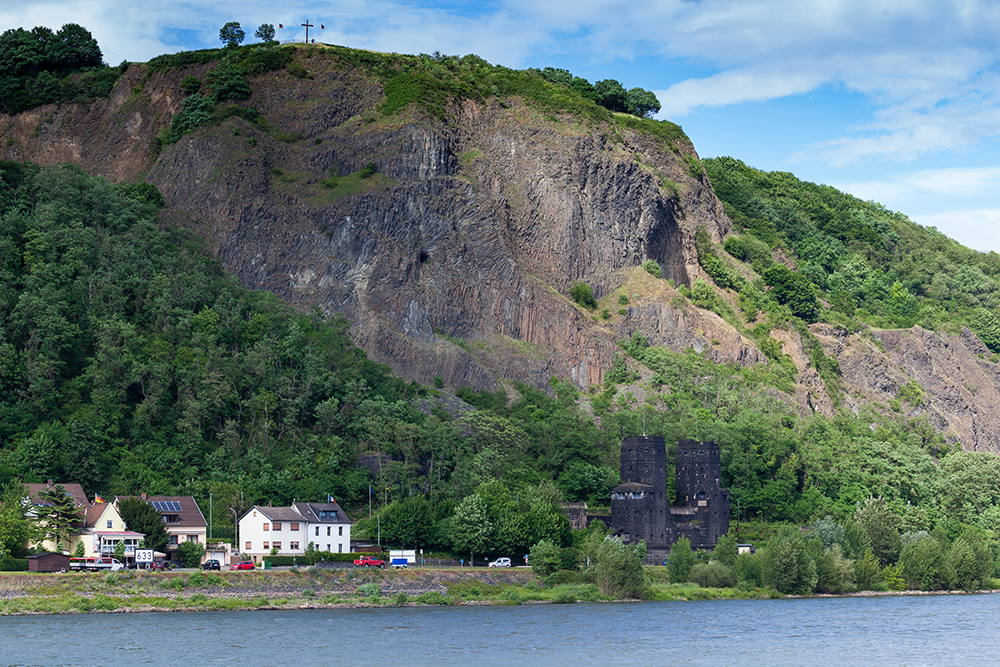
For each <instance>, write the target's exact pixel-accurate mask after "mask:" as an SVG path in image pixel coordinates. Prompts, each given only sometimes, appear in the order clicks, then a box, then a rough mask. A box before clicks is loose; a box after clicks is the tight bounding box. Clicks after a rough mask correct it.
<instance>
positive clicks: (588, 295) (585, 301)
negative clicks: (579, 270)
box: [569, 282, 597, 310]
mask: <svg viewBox="0 0 1000 667" xmlns="http://www.w3.org/2000/svg"><path fill="white" fill-rule="evenodd" d="M569 295H570V298H572V299H573V301H576V302H577V303H578V304H580V305H581V306H583V307H584V308H586V309H588V310H593V309H594V308H597V300H596V299H594V290H592V289H590V285H588V284H587V283H583V282H578V283H573V286H572V287H570V288H569Z"/></svg>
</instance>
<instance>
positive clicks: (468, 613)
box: [0, 595, 1000, 667]
mask: <svg viewBox="0 0 1000 667" xmlns="http://www.w3.org/2000/svg"><path fill="white" fill-rule="evenodd" d="M998 611H1000V595H942V596H912V597H910V596H905V597H866V598H824V599H806V600H713V601H703V602H641V603H606V604H601V603H581V604H571V605H521V606H471V607H404V608H394V607H379V608H372V609H332V610H296V611H235V612H190V613H181V612H174V613H170V612H167V613H149V614H131V613H127V614H80V615H59V616H22V617H0V665H7V666H9V665H20V666H28V665H73V666H84V667H86V666H91V665H92V666H94V667H98V666H100V667H106V666H107V665H123V666H132V665H164V666H170V665H178V664H179V665H182V666H183V667H189V666H190V667H195V666H198V667H201V666H203V665H239V666H240V667H244V666H257V665H260V666H265V665H267V666H270V665H295V666H296V667H300V666H311V665H342V664H343V665H359V664H380V665H386V666H390V665H391V666H392V667H398V666H401V665H510V664H515V665H548V664H572V665H574V666H577V665H712V666H715V665H720V666H726V667H728V666H737V665H766V666H780V665H795V666H808V665H817V666H822V667H829V666H831V665H833V666H835V667H854V666H857V667H862V666H864V667H871V666H886V667H888V666H893V667H895V666H900V667H920V666H923V665H928V666H930V665H933V666H935V667H940V666H941V665H963V666H970V665H971V666H975V665H990V666H994V665H998V664H1000V642H998V641H997V640H998V638H1000V631H998V630H997V620H996V619H997V616H998V615H997V612H998Z"/></svg>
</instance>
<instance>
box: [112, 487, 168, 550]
mask: <svg viewBox="0 0 1000 667" xmlns="http://www.w3.org/2000/svg"><path fill="white" fill-rule="evenodd" d="M117 503H118V504H117V509H118V514H119V516H121V518H122V521H124V522H125V525H126V526H127V527H128V529H129V530H131V531H134V532H136V533H142V534H143V535H144V537H143V540H144V541H145V543H146V548H147V549H153V550H154V551H164V550H166V548H167V540H168V539H169V537H168V536H167V529H166V528H165V527H164V525H163V517H162V516H160V513H159V512H157V511H156V510H155V509H154V508H153V506H152V505H150V504H149V503H148V502H146V501H145V500H143V499H142V498H137V497H135V496H130V497H126V498H120V499H119V500H118V501H117Z"/></svg>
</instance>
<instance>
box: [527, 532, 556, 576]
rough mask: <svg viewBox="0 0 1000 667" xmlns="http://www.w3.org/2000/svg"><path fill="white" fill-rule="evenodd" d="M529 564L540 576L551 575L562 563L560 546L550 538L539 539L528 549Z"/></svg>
mask: <svg viewBox="0 0 1000 667" xmlns="http://www.w3.org/2000/svg"><path fill="white" fill-rule="evenodd" d="M528 564H529V565H531V571H532V572H534V573H535V574H536V575H538V576H539V577H540V578H545V577H547V576H549V575H550V574H552V573H553V572H555V571H556V570H558V569H559V567H560V565H561V560H560V558H559V547H557V546H556V545H555V544H553V543H552V542H551V541H550V540H539V541H538V543H537V544H535V546H533V547H531V549H530V551H528Z"/></svg>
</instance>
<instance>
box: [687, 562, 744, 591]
mask: <svg viewBox="0 0 1000 667" xmlns="http://www.w3.org/2000/svg"><path fill="white" fill-rule="evenodd" d="M688 581H693V582H694V583H696V584H698V585H699V586H701V587H702V588H732V587H733V586H735V585H736V573H735V572H733V571H732V570H730V569H729V568H728V567H726V566H725V565H722V564H720V563H698V564H696V565H695V566H694V567H693V568H691V574H689V575H688Z"/></svg>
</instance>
